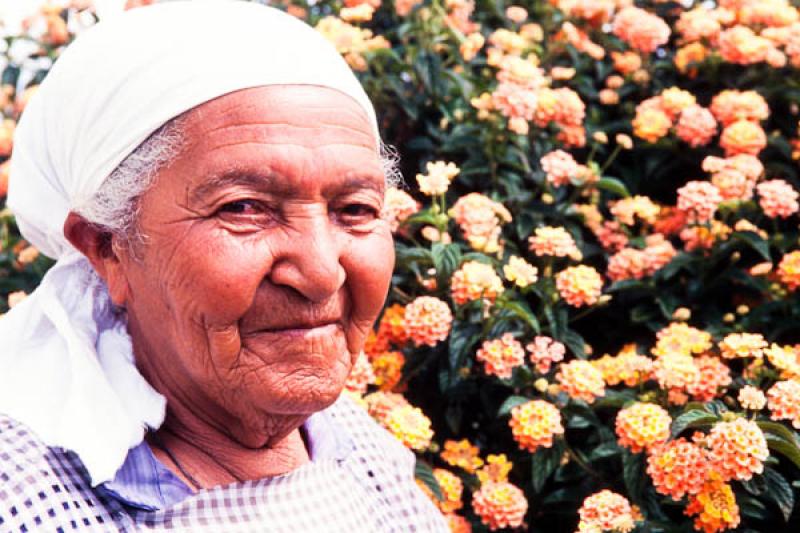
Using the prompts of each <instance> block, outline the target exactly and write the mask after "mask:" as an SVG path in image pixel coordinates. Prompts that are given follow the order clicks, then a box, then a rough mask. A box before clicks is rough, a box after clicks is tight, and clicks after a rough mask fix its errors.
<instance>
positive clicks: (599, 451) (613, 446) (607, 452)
mask: <svg viewBox="0 0 800 533" xmlns="http://www.w3.org/2000/svg"><path fill="white" fill-rule="evenodd" d="M621 453H622V448H621V447H620V445H619V444H617V441H615V440H608V441H606V442H604V443H603V444H601V445H600V446H596V447H594V448H593V449H592V451H591V452H589V460H590V461H596V460H597V459H605V458H607V457H614V456H615V455H619V454H621Z"/></svg>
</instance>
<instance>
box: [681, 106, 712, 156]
mask: <svg viewBox="0 0 800 533" xmlns="http://www.w3.org/2000/svg"><path fill="white" fill-rule="evenodd" d="M716 134H717V121H716V120H714V115H713V114H711V111H709V110H708V109H706V108H705V107H701V106H699V105H691V106H689V107H687V108H685V109H684V110H683V111H682V112H681V115H680V118H679V119H678V122H677V124H676V125H675V135H677V136H678V138H679V139H681V140H682V141H684V142H686V144H688V145H689V146H691V147H692V148H697V147H698V146H705V145H707V144H708V143H710V142H711V139H713V138H714V136H715V135H716Z"/></svg>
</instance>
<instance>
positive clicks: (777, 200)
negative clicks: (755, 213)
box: [756, 180, 800, 218]
mask: <svg viewBox="0 0 800 533" xmlns="http://www.w3.org/2000/svg"><path fill="white" fill-rule="evenodd" d="M756 190H757V191H758V205H760V206H761V210H762V211H764V214H765V215H767V216H768V217H770V218H787V217H790V216H792V215H794V214H795V213H797V211H798V210H800V204H798V203H797V198H798V196H800V194H798V193H797V191H796V190H794V188H793V187H792V186H791V185H790V184H789V183H787V182H785V181H784V180H769V181H763V182H761V183H759V184H758V185H757V186H756Z"/></svg>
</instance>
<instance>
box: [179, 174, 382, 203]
mask: <svg viewBox="0 0 800 533" xmlns="http://www.w3.org/2000/svg"><path fill="white" fill-rule="evenodd" d="M231 185H239V186H242V187H247V188H250V189H254V190H269V192H273V193H277V194H281V195H291V194H295V193H296V192H297V186H295V185H290V184H288V183H287V181H286V179H285V178H284V177H283V176H282V175H281V174H279V173H276V172H273V171H264V172H260V173H253V172H251V171H245V170H240V169H232V170H228V171H225V172H223V173H221V174H216V175H213V176H211V177H209V178H208V179H206V180H205V181H203V183H201V184H200V185H198V186H197V187H195V188H194V189H192V190H191V191H190V193H189V195H190V198H191V199H192V200H198V199H200V198H202V197H204V196H206V195H208V194H209V193H211V192H213V191H215V190H218V189H220V188H222V187H229V186H231ZM330 188H332V189H335V190H336V191H337V192H339V193H342V192H345V193H346V192H353V191H357V190H362V189H369V190H373V191H375V192H378V193H380V194H383V193H384V190H385V187H384V180H380V182H376V180H375V179H370V178H369V177H367V176H363V175H356V176H352V177H348V178H346V179H345V180H344V181H343V182H338V183H336V184H334V185H332V186H331V187H330ZM325 192H326V191H325V190H323V193H325Z"/></svg>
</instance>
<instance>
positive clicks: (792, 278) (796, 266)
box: [777, 250, 800, 291]
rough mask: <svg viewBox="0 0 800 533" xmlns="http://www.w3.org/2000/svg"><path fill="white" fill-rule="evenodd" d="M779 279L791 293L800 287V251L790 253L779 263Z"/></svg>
mask: <svg viewBox="0 0 800 533" xmlns="http://www.w3.org/2000/svg"><path fill="white" fill-rule="evenodd" d="M777 274H778V279H779V280H781V283H783V284H784V285H786V287H787V288H788V289H789V290H790V291H794V290H796V289H797V288H798V287H800V250H795V251H793V252H789V253H788V254H786V255H784V256H783V257H782V258H781V262H780V263H778V271H777Z"/></svg>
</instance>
